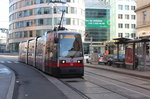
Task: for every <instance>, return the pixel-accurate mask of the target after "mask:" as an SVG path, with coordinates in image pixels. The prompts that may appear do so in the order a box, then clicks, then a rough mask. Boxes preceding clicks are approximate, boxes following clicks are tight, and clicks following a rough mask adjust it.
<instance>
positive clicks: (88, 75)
mask: <svg viewBox="0 0 150 99" xmlns="http://www.w3.org/2000/svg"><path fill="white" fill-rule="evenodd" d="M92 75H95V76H99V77H103V78H105V79H110V80H112V81H115V82H120V83H123V84H127V85H128V86H133V87H136V88H141V89H142V90H146V91H150V89H149V88H145V87H142V86H138V85H134V84H130V83H127V82H124V81H120V80H118V79H114V78H111V77H107V76H104V75H100V74H97V73H93V72H89V71H85V78H86V80H87V81H89V82H91V83H93V84H96V85H98V86H100V87H102V88H105V89H107V90H109V91H112V92H114V93H117V94H119V95H121V96H124V97H126V98H129V99H131V98H133V97H132V96H131V97H130V96H128V95H126V94H124V93H123V94H121V93H118V92H116V91H115V90H114V89H111V88H110V87H106V86H103V84H102V85H101V84H98V83H97V82H96V81H95V82H96V83H95V82H94V80H91V79H97V81H98V80H102V79H98V78H97V77H93V76H92ZM88 78H90V79H88ZM134 79H135V78H134ZM102 81H103V82H106V83H109V84H114V83H113V82H108V81H107V80H106V81H105V80H102ZM114 85H116V86H118V87H120V88H123V89H126V90H129V91H133V92H135V93H138V94H142V95H143V96H144V97H146V98H144V99H147V97H148V99H149V98H150V96H149V94H145V93H140V92H138V91H135V90H132V89H128V88H126V87H122V86H119V85H117V84H114Z"/></svg>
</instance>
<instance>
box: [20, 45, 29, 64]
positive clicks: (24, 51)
mask: <svg viewBox="0 0 150 99" xmlns="http://www.w3.org/2000/svg"><path fill="white" fill-rule="evenodd" d="M27 50H28V43H27V42H21V43H20V44H19V53H20V57H19V61H20V62H23V63H27V52H28V51H27Z"/></svg>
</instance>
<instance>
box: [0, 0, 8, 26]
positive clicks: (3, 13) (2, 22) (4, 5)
mask: <svg viewBox="0 0 150 99" xmlns="http://www.w3.org/2000/svg"><path fill="white" fill-rule="evenodd" d="M8 27H9V0H0V28H8Z"/></svg>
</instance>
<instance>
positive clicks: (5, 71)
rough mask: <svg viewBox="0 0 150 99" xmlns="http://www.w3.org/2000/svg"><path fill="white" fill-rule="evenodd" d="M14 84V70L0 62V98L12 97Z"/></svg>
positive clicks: (9, 98) (8, 98)
mask: <svg viewBox="0 0 150 99" xmlns="http://www.w3.org/2000/svg"><path fill="white" fill-rule="evenodd" d="M14 84H15V74H14V72H13V71H12V70H10V69H9V68H7V67H5V66H4V65H2V64H0V99H12V96H13V90H14Z"/></svg>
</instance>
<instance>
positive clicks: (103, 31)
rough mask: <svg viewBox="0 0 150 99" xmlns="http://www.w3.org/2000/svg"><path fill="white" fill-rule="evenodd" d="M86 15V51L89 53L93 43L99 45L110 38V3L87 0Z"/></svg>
mask: <svg viewBox="0 0 150 99" xmlns="http://www.w3.org/2000/svg"><path fill="white" fill-rule="evenodd" d="M85 16H86V21H85V25H86V33H85V42H84V51H85V53H86V54H88V53H89V52H90V51H89V50H90V45H91V43H92V44H93V45H98V44H100V42H101V41H107V40H110V10H109V6H108V3H106V2H104V1H99V0H95V1H94V2H93V1H92V0H85ZM93 50H94V49H93ZM96 50H97V49H96Z"/></svg>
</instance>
